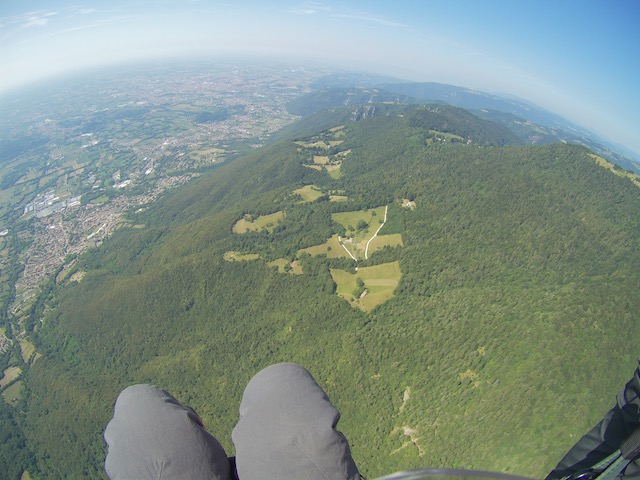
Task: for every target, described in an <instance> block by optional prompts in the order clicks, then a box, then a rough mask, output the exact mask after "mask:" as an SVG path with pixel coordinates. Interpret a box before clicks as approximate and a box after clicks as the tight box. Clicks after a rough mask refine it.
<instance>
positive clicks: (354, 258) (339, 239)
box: [338, 235, 358, 262]
mask: <svg viewBox="0 0 640 480" xmlns="http://www.w3.org/2000/svg"><path fill="white" fill-rule="evenodd" d="M338 243H340V245H342V248H344V249H345V251H346V252H347V253H348V254H349V256H350V257H351V258H353V261H354V262H357V261H358V259H357V258H356V257H354V256H353V254H352V253H351V252H350V251H349V249H348V248H347V246H346V245H345V244H344V243H342V238H341V237H340V235H338Z"/></svg>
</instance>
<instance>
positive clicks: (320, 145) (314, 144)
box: [295, 140, 329, 149]
mask: <svg viewBox="0 0 640 480" xmlns="http://www.w3.org/2000/svg"><path fill="white" fill-rule="evenodd" d="M295 144H296V145H300V146H301V147H303V148H324V149H328V148H329V146H328V145H327V144H326V143H325V142H323V141H322V140H318V141H317V142H312V143H306V142H295Z"/></svg>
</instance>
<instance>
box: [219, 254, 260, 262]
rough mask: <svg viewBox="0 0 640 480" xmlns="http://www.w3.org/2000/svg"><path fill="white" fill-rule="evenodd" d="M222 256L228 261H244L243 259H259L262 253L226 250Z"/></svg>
mask: <svg viewBox="0 0 640 480" xmlns="http://www.w3.org/2000/svg"><path fill="white" fill-rule="evenodd" d="M222 258H224V259H225V260H226V261H227V262H242V261H251V260H257V259H259V258H260V255H258V254H257V253H238V252H233V251H230V252H226V253H225V254H224V255H223V256H222Z"/></svg>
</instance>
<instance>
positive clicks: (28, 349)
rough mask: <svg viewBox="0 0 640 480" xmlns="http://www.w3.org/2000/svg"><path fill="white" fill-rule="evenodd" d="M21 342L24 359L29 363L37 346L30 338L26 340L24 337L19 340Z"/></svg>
mask: <svg viewBox="0 0 640 480" xmlns="http://www.w3.org/2000/svg"><path fill="white" fill-rule="evenodd" d="M19 342H20V350H21V351H22V359H23V360H24V362H25V363H29V359H31V356H32V355H33V354H34V353H35V352H36V347H35V346H34V345H33V343H31V342H30V341H29V340H25V339H24V338H22V339H20V340H19Z"/></svg>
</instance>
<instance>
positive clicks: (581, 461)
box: [546, 366, 640, 480]
mask: <svg viewBox="0 0 640 480" xmlns="http://www.w3.org/2000/svg"><path fill="white" fill-rule="evenodd" d="M616 400H617V401H616V404H615V406H614V407H613V408H612V409H611V410H609V411H608V412H607V414H606V415H605V416H604V418H603V419H602V420H601V421H600V423H598V424H597V425H596V426H595V427H593V428H592V429H591V431H589V432H588V433H587V434H586V435H584V436H583V437H582V438H581V439H580V440H579V441H578V443H576V444H575V445H574V446H573V447H572V448H571V450H569V452H568V453H567V454H566V455H565V457H564V458H563V459H562V460H561V461H560V463H559V464H558V465H557V466H556V468H555V469H554V470H553V471H552V472H551V473H550V474H549V475H548V476H547V478H546V480H552V479H558V478H563V477H565V476H568V475H571V474H573V473H576V472H580V471H582V470H584V469H587V468H590V467H592V466H593V465H596V464H597V463H598V462H600V461H601V460H604V459H605V458H607V457H608V456H609V455H611V454H612V453H614V452H615V451H616V450H618V449H619V448H620V444H621V443H622V442H623V441H624V440H625V439H626V438H627V437H629V435H631V434H632V433H633V432H634V431H635V430H636V429H637V428H639V427H640V366H639V367H638V368H636V371H635V372H634V374H633V378H631V380H630V381H629V382H628V383H627V384H626V385H625V387H624V388H623V389H622V390H621V391H620V393H618V396H617V399H616ZM639 475H640V465H639V462H638V460H636V461H634V462H631V463H630V464H629V465H628V466H627V468H626V470H625V471H624V475H623V478H624V477H625V476H626V477H631V476H639Z"/></svg>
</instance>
